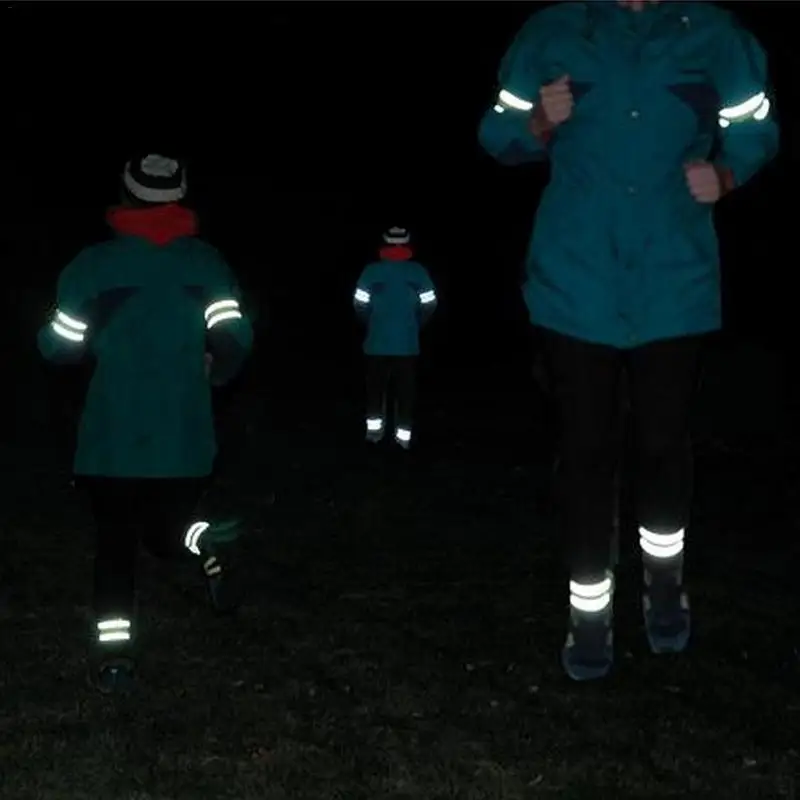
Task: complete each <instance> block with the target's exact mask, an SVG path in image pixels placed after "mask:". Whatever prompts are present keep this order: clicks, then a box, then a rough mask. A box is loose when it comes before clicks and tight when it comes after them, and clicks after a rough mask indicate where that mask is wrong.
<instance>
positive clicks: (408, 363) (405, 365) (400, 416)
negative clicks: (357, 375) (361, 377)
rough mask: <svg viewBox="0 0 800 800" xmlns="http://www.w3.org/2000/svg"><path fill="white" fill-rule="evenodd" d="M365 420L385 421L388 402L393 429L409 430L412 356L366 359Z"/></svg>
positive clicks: (412, 397) (414, 376) (413, 370)
mask: <svg viewBox="0 0 800 800" xmlns="http://www.w3.org/2000/svg"><path fill="white" fill-rule="evenodd" d="M366 373H367V416H368V417H381V418H382V419H384V420H385V419H386V415H387V413H388V406H389V402H390V400H391V401H393V404H394V424H395V427H401V428H408V429H411V427H412V425H413V421H414V403H415V401H416V394H417V357H416V356H366Z"/></svg>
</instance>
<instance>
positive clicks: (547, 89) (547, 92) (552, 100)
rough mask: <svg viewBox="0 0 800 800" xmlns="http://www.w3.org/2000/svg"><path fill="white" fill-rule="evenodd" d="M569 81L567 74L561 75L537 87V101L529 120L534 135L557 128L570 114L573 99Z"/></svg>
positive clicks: (573, 105) (573, 103)
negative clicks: (531, 117)
mask: <svg viewBox="0 0 800 800" xmlns="http://www.w3.org/2000/svg"><path fill="white" fill-rule="evenodd" d="M569 82H570V78H569V75H562V76H561V77H560V78H559V79H558V80H556V81H553V83H548V84H547V85H545V86H542V88H541V89H539V102H538V103H537V104H536V108H535V109H534V112H533V119H532V121H531V129H532V130H533V132H534V134H535V135H537V136H538V135H539V134H541V133H542V132H544V131H551V130H553V128H557V127H558V126H559V125H561V124H562V123H564V122H566V121H567V120H568V119H569V118H570V117H571V116H572V110H573V108H574V107H575V100H574V98H573V97H572V90H571V89H570V85H569Z"/></svg>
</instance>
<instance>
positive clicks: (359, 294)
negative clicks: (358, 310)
mask: <svg viewBox="0 0 800 800" xmlns="http://www.w3.org/2000/svg"><path fill="white" fill-rule="evenodd" d="M353 297H354V298H355V301H356V303H362V304H364V305H366V304H367V303H369V301H370V300H371V299H372V296H371V295H370V293H369V292H368V291H367V290H366V289H356V293H355V294H354V295H353Z"/></svg>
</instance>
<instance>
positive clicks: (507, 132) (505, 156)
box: [478, 12, 551, 166]
mask: <svg viewBox="0 0 800 800" xmlns="http://www.w3.org/2000/svg"><path fill="white" fill-rule="evenodd" d="M546 20H547V15H546V14H544V13H542V12H540V13H539V14H534V16H533V17H531V19H530V20H529V21H528V23H527V24H526V25H525V26H524V27H523V28H522V30H521V31H520V32H519V33H518V34H517V37H516V39H515V40H514V42H513V43H512V44H511V47H510V48H509V50H508V52H507V53H506V55H505V57H504V58H503V60H502V62H501V64H500V70H499V73H498V80H499V86H498V87H497V94H496V96H495V99H494V102H493V103H492V107H491V108H490V109H489V110H488V111H487V112H486V113H485V114H484V116H483V119H482V120H481V124H480V127H479V129H478V141H479V142H480V144H481V147H483V149H484V150H486V152H487V153H488V154H489V155H490V156H492V157H493V158H494V159H496V160H497V161H499V162H500V163H501V164H504V165H506V166H517V165H520V164H528V163H533V162H536V161H543V160H545V159H546V157H547V150H546V146H545V143H544V142H543V141H541V140H539V139H537V138H536V137H535V136H534V135H533V133H532V132H531V130H530V122H531V116H532V112H533V108H534V103H535V100H536V98H537V97H538V93H539V88H540V87H541V85H542V84H543V83H544V79H543V73H542V68H541V66H540V64H539V63H537V62H538V60H539V53H540V47H541V45H542V44H543V38H544V37H545V36H546V32H547V30H549V29H550V27H551V26H550V25H549V24H548V23H547V22H546Z"/></svg>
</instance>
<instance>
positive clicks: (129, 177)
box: [122, 154, 186, 203]
mask: <svg viewBox="0 0 800 800" xmlns="http://www.w3.org/2000/svg"><path fill="white" fill-rule="evenodd" d="M122 183H123V184H124V186H125V188H126V189H127V190H128V191H129V192H130V193H131V195H133V197H135V198H136V199H137V200H142V201H143V202H145V203H176V202H178V200H180V199H182V198H183V196H184V195H185V194H186V172H185V170H184V168H183V166H182V165H181V164H180V163H179V162H178V161H175V160H174V159H172V158H166V157H165V156H160V155H155V154H154V155H149V156H145V157H144V158H142V159H138V158H137V159H132V160H131V161H129V162H128V163H127V164H126V165H125V172H124V173H123V174H122Z"/></svg>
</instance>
